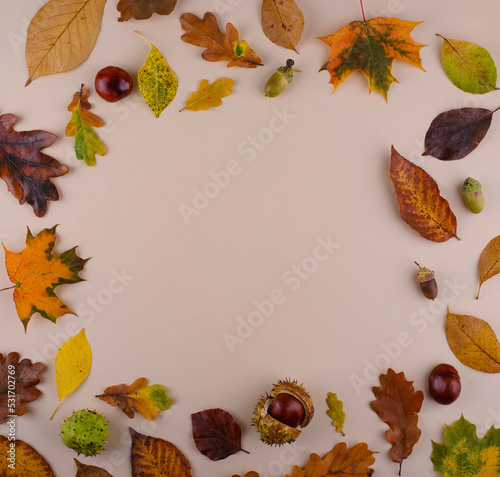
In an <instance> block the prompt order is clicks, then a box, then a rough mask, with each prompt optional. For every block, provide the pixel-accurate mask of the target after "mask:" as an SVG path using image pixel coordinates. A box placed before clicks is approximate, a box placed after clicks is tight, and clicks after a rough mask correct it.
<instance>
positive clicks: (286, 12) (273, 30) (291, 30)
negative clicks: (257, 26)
mask: <svg viewBox="0 0 500 477" xmlns="http://www.w3.org/2000/svg"><path fill="white" fill-rule="evenodd" d="M261 18H262V30H263V31H264V34H265V35H266V36H267V37H268V38H269V39H270V40H271V41H272V42H273V43H275V44H276V45H278V46H282V47H283V48H288V49H289V50H293V51H297V50H296V49H295V47H296V46H297V44H298V42H299V41H300V37H301V36H302V31H303V30H304V15H303V14H302V11H301V10H300V8H299V7H298V6H297V4H296V3H295V0H263V1H262V7H261Z"/></svg>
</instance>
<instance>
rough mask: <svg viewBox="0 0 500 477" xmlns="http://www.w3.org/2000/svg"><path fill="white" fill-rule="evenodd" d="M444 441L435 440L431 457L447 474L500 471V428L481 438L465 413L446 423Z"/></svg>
mask: <svg viewBox="0 0 500 477" xmlns="http://www.w3.org/2000/svg"><path fill="white" fill-rule="evenodd" d="M444 440H445V443H444V444H438V443H436V442H432V447H433V451H432V456H431V461H432V463H433V464H434V469H435V470H436V471H437V472H439V473H440V474H441V475H442V476H443V477H458V476H460V477H494V476H498V475H500V429H495V428H494V427H491V429H490V430H489V431H488V432H487V433H486V434H485V435H484V437H483V438H481V439H479V438H478V437H477V434H476V426H475V425H474V424H472V423H470V422H469V421H468V420H467V419H465V418H464V416H462V417H461V418H460V419H459V420H458V421H456V422H455V423H454V424H452V425H451V426H445V431H444Z"/></svg>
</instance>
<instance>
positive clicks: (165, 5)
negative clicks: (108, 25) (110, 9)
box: [116, 0, 177, 22]
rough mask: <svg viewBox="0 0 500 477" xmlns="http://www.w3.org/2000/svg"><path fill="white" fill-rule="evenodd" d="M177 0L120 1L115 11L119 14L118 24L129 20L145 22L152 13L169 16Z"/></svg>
mask: <svg viewBox="0 0 500 477" xmlns="http://www.w3.org/2000/svg"><path fill="white" fill-rule="evenodd" d="M176 3H177V0H120V1H119V2H118V5H117V6H116V9H117V10H118V11H119V12H120V14H121V15H120V18H118V21H119V22H126V21H127V20H130V19H131V18H135V19H136V20H147V19H148V18H151V15H153V13H157V14H158V15H170V14H171V13H172V12H173V11H174V8H175V5H176Z"/></svg>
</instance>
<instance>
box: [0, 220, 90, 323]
mask: <svg viewBox="0 0 500 477" xmlns="http://www.w3.org/2000/svg"><path fill="white" fill-rule="evenodd" d="M56 227H57V226H54V227H52V228H51V229H44V230H42V231H41V232H40V233H39V234H38V235H37V236H35V237H34V236H33V235H32V233H31V231H30V229H29V228H28V234H27V236H26V248H25V249H24V250H23V251H22V252H19V253H14V252H10V251H9V250H7V248H6V247H5V245H4V246H3V248H4V251H5V264H6V266H7V273H8V274H9V279H10V281H11V282H12V283H15V285H14V286H13V287H12V288H15V290H14V302H15V304H16V310H17V314H18V316H19V318H20V320H21V321H22V323H23V325H24V329H25V331H26V330H27V327H28V323H29V321H30V319H31V316H32V315H33V314H35V313H40V315H42V316H43V317H44V318H46V319H47V320H50V321H52V322H54V323H55V322H56V320H57V318H59V317H60V316H62V315H65V314H66V313H69V314H71V315H75V313H74V312H73V311H72V310H71V309H70V308H68V307H67V306H66V305H65V304H64V303H63V302H62V301H61V300H60V299H59V298H58V297H57V295H56V294H55V292H54V289H55V288H56V287H58V286H59V285H63V284H71V283H78V282H81V281H83V278H80V276H79V275H78V274H79V273H80V272H81V271H82V270H83V267H84V266H85V263H87V260H89V259H82V258H80V257H79V256H78V255H77V254H76V247H73V248H72V249H70V250H67V251H66V252H63V253H62V254H61V255H55V254H54V253H52V252H53V249H54V245H55V242H56V239H57V235H56Z"/></svg>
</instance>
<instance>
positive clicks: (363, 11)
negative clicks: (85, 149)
mask: <svg viewBox="0 0 500 477" xmlns="http://www.w3.org/2000/svg"><path fill="white" fill-rule="evenodd" d="M359 3H360V4H361V13H362V14H363V21H364V22H366V18H365V9H364V8H363V0H359Z"/></svg>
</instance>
